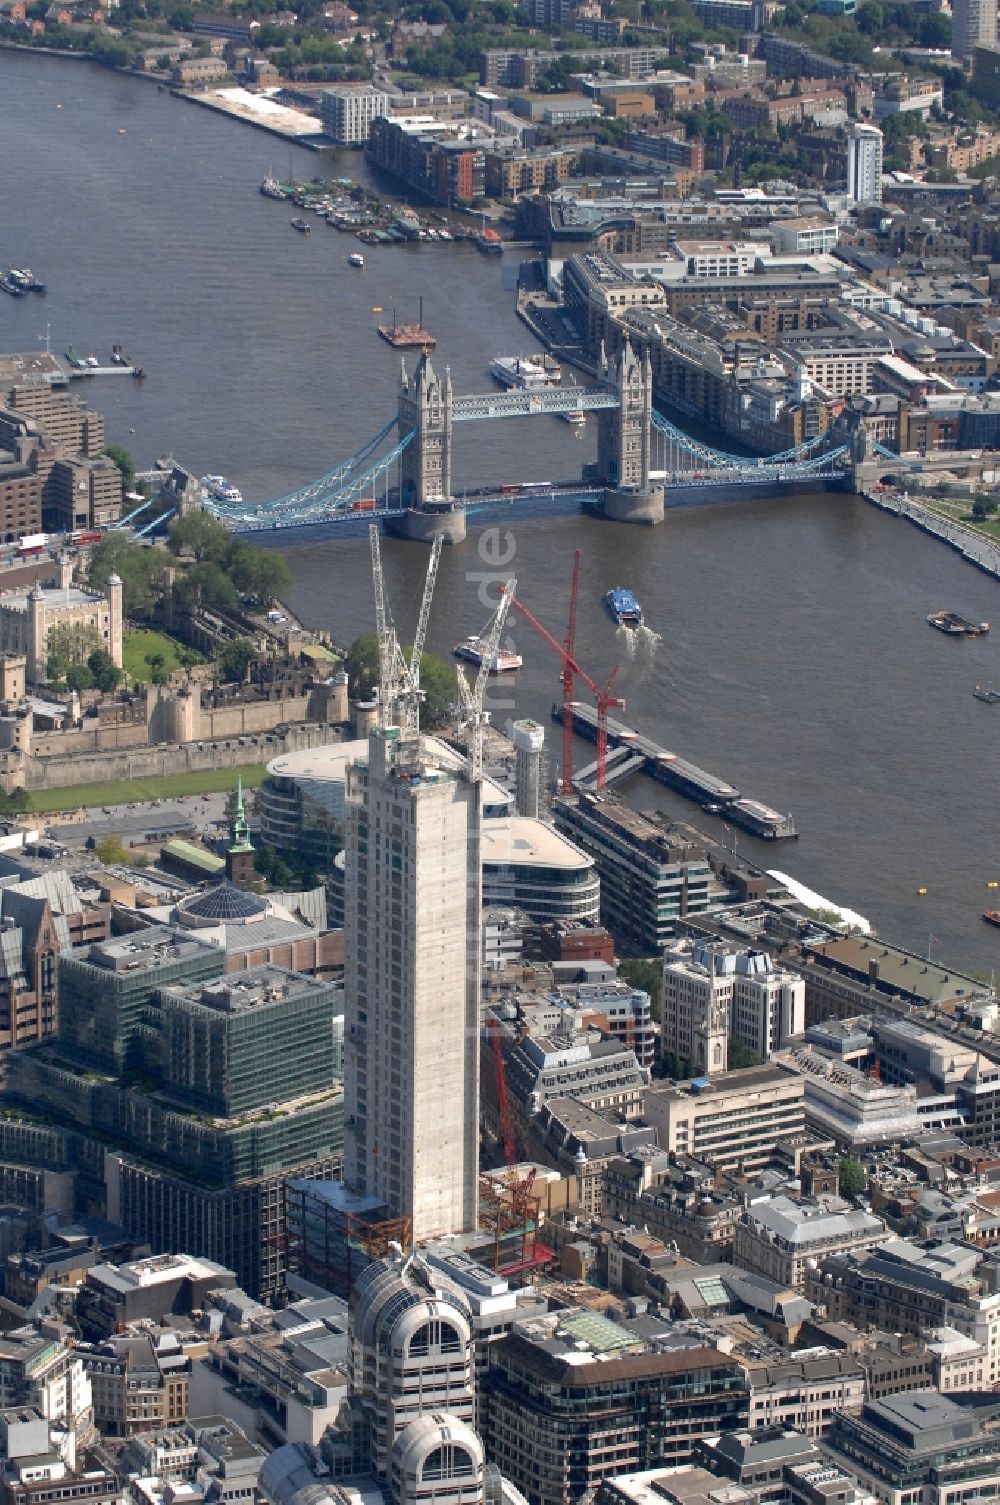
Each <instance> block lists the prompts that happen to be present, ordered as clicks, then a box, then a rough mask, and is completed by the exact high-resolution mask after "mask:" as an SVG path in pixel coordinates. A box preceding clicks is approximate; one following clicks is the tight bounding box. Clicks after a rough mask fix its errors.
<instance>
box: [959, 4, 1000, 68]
mask: <svg viewBox="0 0 1000 1505" xmlns="http://www.w3.org/2000/svg"><path fill="white" fill-rule="evenodd" d="M996 45H997V6H996V0H954V3H953V4H952V7H951V55H952V57H953V58H954V59H955V62H956V63H958V64H960V65H961V66H965V65H966V64H968V62H969V60H970V58H971V57H972V49H973V48H974V47H995V46H996Z"/></svg>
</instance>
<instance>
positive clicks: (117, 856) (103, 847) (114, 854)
mask: <svg viewBox="0 0 1000 1505" xmlns="http://www.w3.org/2000/svg"><path fill="white" fill-rule="evenodd" d="M94 856H95V857H96V858H97V860H98V862H101V863H103V864H104V866H105V867H110V866H111V865H112V863H115V862H127V861H128V853H127V852H126V850H125V848H124V846H123V845H122V839H121V837H120V836H102V837H101V839H100V841H97V842H95V843H94Z"/></svg>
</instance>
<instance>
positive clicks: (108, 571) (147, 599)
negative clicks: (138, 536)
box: [88, 533, 172, 621]
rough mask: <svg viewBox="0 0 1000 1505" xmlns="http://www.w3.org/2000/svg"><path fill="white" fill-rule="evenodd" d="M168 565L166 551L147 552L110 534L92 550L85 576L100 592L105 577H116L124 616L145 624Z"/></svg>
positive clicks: (124, 539)
mask: <svg viewBox="0 0 1000 1505" xmlns="http://www.w3.org/2000/svg"><path fill="white" fill-rule="evenodd" d="M171 563H172V560H171V557H170V555H169V554H168V553H167V551H166V549H161V548H147V547H146V546H145V544H139V543H132V542H130V540H128V539H126V538H123V537H122V535H121V534H114V533H112V534H110V535H109V536H108V537H106V538H105V539H104V540H103V541H102V542H101V543H99V544H98V545H97V546H96V548H94V549H93V550H92V552H91V555H90V564H89V567H88V576H89V579H90V584H91V586H92V587H93V588H94V589H95V590H103V588H104V582H105V581H106V580H107V578H108V576H109V575H118V576H119V577H120V579H121V582H122V609H123V611H124V613H125V615H126V616H127V617H133V618H138V619H140V620H143V621H145V620H147V619H148V618H149V617H150V616H151V615H152V612H153V607H154V606H155V605H156V601H157V599H158V598H159V596H160V595H161V594H162V591H163V579H164V571H165V570H166V568H167V566H168V565H169V564H171Z"/></svg>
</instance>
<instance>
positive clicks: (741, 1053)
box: [726, 1035, 764, 1071]
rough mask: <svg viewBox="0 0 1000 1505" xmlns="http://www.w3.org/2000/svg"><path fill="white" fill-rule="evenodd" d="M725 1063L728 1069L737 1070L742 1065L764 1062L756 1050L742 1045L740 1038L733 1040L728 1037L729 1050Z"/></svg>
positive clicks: (761, 1063)
mask: <svg viewBox="0 0 1000 1505" xmlns="http://www.w3.org/2000/svg"><path fill="white" fill-rule="evenodd" d="M726 1057H727V1064H728V1067H729V1070H730V1071H739V1070H741V1068H742V1067H744V1066H762V1065H763V1064H764V1063H763V1061H762V1059H761V1057H760V1056H759V1055H758V1054H757V1052H756V1051H754V1050H751V1049H750V1047H749V1046H748V1045H744V1044H743V1041H742V1040H734V1039H733V1036H732V1035H730V1037H729V1050H728V1051H727V1053H726Z"/></svg>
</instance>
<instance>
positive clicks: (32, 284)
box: [7, 267, 45, 293]
mask: <svg viewBox="0 0 1000 1505" xmlns="http://www.w3.org/2000/svg"><path fill="white" fill-rule="evenodd" d="M7 275H8V277H9V278H10V280H11V282H13V284H14V286H15V287H19V288H20V289H21V291H22V292H24V293H44V292H45V283H44V282H39V280H38V278H37V277H36V276H35V274H34V272H33V271H32V270H31V268H30V267H11V269H10V271H9V272H8V273H7Z"/></svg>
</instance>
